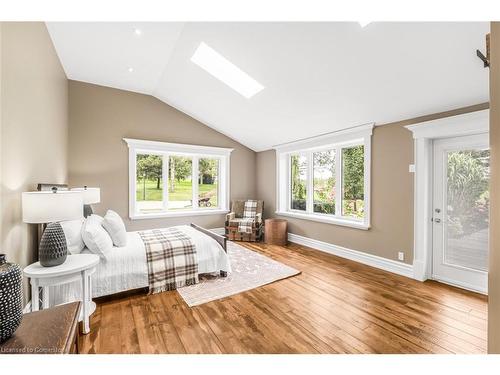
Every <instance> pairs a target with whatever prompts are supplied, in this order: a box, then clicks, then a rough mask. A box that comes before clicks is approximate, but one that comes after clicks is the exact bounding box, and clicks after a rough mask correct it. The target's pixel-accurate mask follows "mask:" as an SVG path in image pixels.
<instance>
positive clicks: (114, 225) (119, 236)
mask: <svg viewBox="0 0 500 375" xmlns="http://www.w3.org/2000/svg"><path fill="white" fill-rule="evenodd" d="M102 226H103V227H104V229H106V231H107V232H108V233H109V236H110V237H111V239H112V240H113V244H114V245H115V246H118V247H122V246H126V245H127V230H126V229H125V224H124V223H123V220H122V218H121V217H120V215H118V214H117V213H116V212H115V211H113V210H108V212H106V215H105V216H104V220H103V222H102Z"/></svg>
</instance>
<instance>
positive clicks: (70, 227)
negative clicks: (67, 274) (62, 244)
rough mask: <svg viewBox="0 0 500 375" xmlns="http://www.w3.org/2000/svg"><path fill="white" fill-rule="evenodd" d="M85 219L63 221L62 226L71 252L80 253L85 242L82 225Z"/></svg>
mask: <svg viewBox="0 0 500 375" xmlns="http://www.w3.org/2000/svg"><path fill="white" fill-rule="evenodd" d="M84 221H85V219H83V218H82V219H77V220H67V221H61V222H60V223H59V224H61V227H62V229H63V231H64V237H66V243H67V245H68V251H69V253H70V254H80V253H81V251H82V250H83V248H84V247H85V244H84V243H83V238H82V226H83V223H84Z"/></svg>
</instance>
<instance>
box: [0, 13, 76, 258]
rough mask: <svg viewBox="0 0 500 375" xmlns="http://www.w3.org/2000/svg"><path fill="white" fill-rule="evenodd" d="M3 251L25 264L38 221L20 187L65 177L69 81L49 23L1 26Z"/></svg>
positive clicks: (0, 241)
mask: <svg viewBox="0 0 500 375" xmlns="http://www.w3.org/2000/svg"><path fill="white" fill-rule="evenodd" d="M0 76H1V129H0V130H1V137H0V140H1V146H0V151H1V158H0V159H1V160H0V163H1V167H0V168H1V175H0V176H1V180H0V182H1V205H2V206H1V216H0V221H1V223H2V224H1V233H0V251H1V252H3V253H6V254H7V259H8V260H10V261H12V262H16V263H19V264H20V265H22V266H26V265H27V264H29V263H31V262H32V261H33V259H34V258H35V256H36V254H35V250H34V249H35V248H36V235H35V229H36V228H35V226H34V225H27V224H23V223H22V217H21V192H23V191H28V190H34V189H35V188H36V184H37V183H39V182H46V181H50V182H58V183H65V182H66V180H67V135H68V124H67V113H68V83H67V79H66V75H65V74H64V71H63V69H62V66H61V64H60V62H59V59H58V57H57V55H56V52H55V50H54V47H53V45H52V41H51V39H50V37H49V34H48V32H47V29H46V27H45V24H43V23H35V22H29V23H28V22H26V23H9V22H4V23H2V28H1V74H0Z"/></svg>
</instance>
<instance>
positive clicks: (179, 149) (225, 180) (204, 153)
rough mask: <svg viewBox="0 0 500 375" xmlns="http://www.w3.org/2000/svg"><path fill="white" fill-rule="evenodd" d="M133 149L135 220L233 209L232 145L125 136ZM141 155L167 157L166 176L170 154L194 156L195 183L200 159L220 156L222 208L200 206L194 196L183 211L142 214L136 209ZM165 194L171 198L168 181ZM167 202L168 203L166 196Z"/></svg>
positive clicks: (131, 197)
mask: <svg viewBox="0 0 500 375" xmlns="http://www.w3.org/2000/svg"><path fill="white" fill-rule="evenodd" d="M123 140H124V141H125V142H126V143H127V146H128V149H129V171H128V173H129V217H130V219H131V220H142V219H157V218H165V217H183V216H204V215H220V214H225V213H228V212H229V197H230V192H229V189H230V181H231V180H230V170H231V166H230V161H231V158H230V156H231V152H232V151H233V149H232V148H223V147H209V146H198V145H188V144H180V143H167V142H157V141H147V140H140V139H130V138H123ZM137 154H158V155H162V156H163V175H164V176H167V175H168V173H167V172H168V156H169V155H172V154H173V155H185V156H189V157H192V158H193V159H192V160H193V168H192V170H193V182H194V181H196V180H197V176H196V173H197V171H198V160H199V159H200V158H205V157H206V158H217V159H219V176H218V179H219V184H218V198H219V207H217V208H214V209H210V208H203V209H200V208H198V207H197V205H198V201H197V200H196V199H193V209H191V210H183V211H167V210H166V207H164V209H165V211H163V212H155V213H150V214H144V213H139V212H137V211H136V200H135V197H136V177H137V176H136V160H137ZM197 192H198V184H196V183H193V195H194V194H197ZM163 197H164V198H165V197H168V183H164V184H163ZM164 202H167V200H166V199H164Z"/></svg>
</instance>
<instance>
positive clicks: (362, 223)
mask: <svg viewBox="0 0 500 375" xmlns="http://www.w3.org/2000/svg"><path fill="white" fill-rule="evenodd" d="M373 126H374V124H373V123H370V124H366V125H361V126H357V127H354V128H351V129H346V130H341V131H338V132H334V133H329V134H326V135H322V136H319V137H313V138H308V139H304V140H300V141H297V142H292V143H286V144H283V145H278V146H274V149H275V150H276V180H277V184H276V203H277V210H276V214H277V215H280V216H287V217H292V218H298V219H303V220H312V221H317V222H322V223H328V224H335V225H341V226H346V227H351V228H356V229H363V230H368V229H370V223H371V221H370V217H371V215H370V211H371V210H370V207H371V204H370V195H371V136H372V133H373ZM361 144H362V145H363V146H364V165H365V168H364V197H365V203H364V209H365V215H364V218H363V220H355V219H350V218H348V217H342V216H340V215H335V216H333V215H326V214H317V213H313V210H312V207H310V206H311V204H310V203H311V202H312V199H311V194H312V186H309V185H312V179H310V178H307V184H308V189H307V191H308V198H307V203H306V211H305V212H304V211H297V210H291V209H290V178H291V176H290V168H289V160H290V154H293V153H297V152H301V153H304V154H305V155H306V157H307V159H308V171H307V175H309V174H311V173H312V163H311V159H312V153H313V152H316V151H321V150H325V149H331V148H335V149H336V150H337V151H336V163H340V164H339V165H338V167H337V168H336V181H337V183H339V184H340V186H338V188H337V189H336V197H335V212H336V213H340V212H341V207H342V200H341V197H342V192H341V189H342V186H341V182H340V181H341V178H340V176H341V173H342V172H341V168H342V165H341V155H340V152H339V151H340V150H341V149H342V148H345V147H348V146H351V145H352V146H354V145H361Z"/></svg>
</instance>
